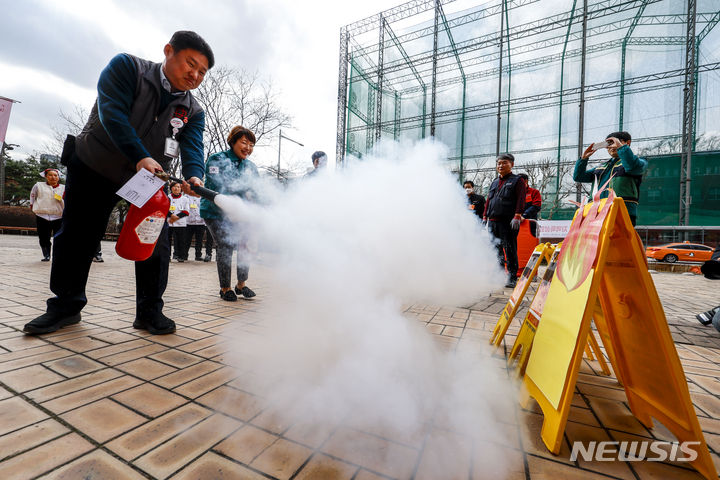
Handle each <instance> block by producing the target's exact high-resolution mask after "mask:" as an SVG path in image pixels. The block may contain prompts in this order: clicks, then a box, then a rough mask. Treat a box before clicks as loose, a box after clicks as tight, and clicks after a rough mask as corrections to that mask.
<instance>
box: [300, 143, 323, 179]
mask: <svg viewBox="0 0 720 480" xmlns="http://www.w3.org/2000/svg"><path fill="white" fill-rule="evenodd" d="M310 158H311V159H312V164H313V169H312V170H310V171H309V172H308V173H307V174H306V175H305V176H306V177H311V176H313V175H317V173H318V172H319V171H320V170H322V169H323V168H325V167H327V155H325V152H323V151H321V150H318V151H317V152H315V153H313V154H312V155H311V156H310Z"/></svg>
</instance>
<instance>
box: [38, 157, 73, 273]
mask: <svg viewBox="0 0 720 480" xmlns="http://www.w3.org/2000/svg"><path fill="white" fill-rule="evenodd" d="M40 176H41V177H43V178H45V181H44V182H38V183H36V184H35V185H33V187H32V190H30V209H31V210H32V211H33V213H34V214H35V222H36V225H37V234H38V240H39V241H40V250H42V255H43V258H42V259H41V260H40V261H41V262H49V261H50V248H51V245H50V237H53V236H54V235H55V234H56V233H57V232H58V230H60V226H61V225H62V214H63V209H64V208H65V200H64V198H65V185H63V184H61V183H60V171H58V170H57V169H55V168H48V169H46V170H45V171H44V172H42V173H41V174H40Z"/></svg>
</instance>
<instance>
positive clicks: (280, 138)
mask: <svg viewBox="0 0 720 480" xmlns="http://www.w3.org/2000/svg"><path fill="white" fill-rule="evenodd" d="M281 148H282V129H280V136H279V137H278V165H277V178H278V180H280V149H281Z"/></svg>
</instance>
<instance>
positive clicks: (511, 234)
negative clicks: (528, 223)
mask: <svg viewBox="0 0 720 480" xmlns="http://www.w3.org/2000/svg"><path fill="white" fill-rule="evenodd" d="M488 225H489V226H490V233H491V234H492V235H493V237H495V238H496V239H497V240H498V242H497V244H496V248H497V252H498V260H499V261H500V266H501V267H505V268H507V271H508V277H509V278H517V271H518V256H517V237H518V231H517V230H513V229H512V228H510V220H507V221H502V220H501V221H493V220H489V221H488ZM506 259H507V261H506Z"/></svg>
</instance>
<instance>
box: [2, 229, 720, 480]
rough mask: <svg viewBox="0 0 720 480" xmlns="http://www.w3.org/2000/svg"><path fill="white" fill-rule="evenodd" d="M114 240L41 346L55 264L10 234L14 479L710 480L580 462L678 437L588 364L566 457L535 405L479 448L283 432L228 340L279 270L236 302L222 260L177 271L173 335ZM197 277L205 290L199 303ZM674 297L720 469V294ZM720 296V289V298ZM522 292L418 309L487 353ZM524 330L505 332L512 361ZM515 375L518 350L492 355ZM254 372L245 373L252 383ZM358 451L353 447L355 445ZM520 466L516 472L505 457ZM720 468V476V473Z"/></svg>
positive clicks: (6, 367)
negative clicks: (140, 297) (221, 285)
mask: <svg viewBox="0 0 720 480" xmlns="http://www.w3.org/2000/svg"><path fill="white" fill-rule="evenodd" d="M112 248H113V245H112V244H109V243H107V244H104V246H103V249H104V251H105V258H106V263H105V264H94V265H93V267H92V270H91V280H90V286H89V288H88V296H89V305H88V307H87V308H86V309H85V310H84V311H83V321H82V322H81V323H80V324H78V325H75V326H72V327H68V328H65V329H63V330H61V331H59V332H56V333H55V334H52V335H45V336H42V337H30V336H25V335H23V334H22V332H21V329H22V326H23V325H24V324H25V323H26V322H27V321H28V320H30V319H32V318H33V317H34V316H36V315H38V314H40V313H42V310H41V307H42V306H43V301H44V299H45V298H46V297H47V295H48V288H47V283H48V272H49V265H48V264H46V263H41V262H39V257H40V254H39V248H38V247H37V243H36V238H34V237H20V236H8V235H3V236H0V272H2V274H1V275H0V289H1V291H2V294H1V295H0V386H1V387H2V388H0V479H21V478H53V479H59V478H67V479H78V478H86V479H111V478H118V479H133V478H177V479H231V478H242V479H261V478H278V479H290V478H293V479H325V478H327V479H336V478H337V479H351V478H352V479H357V480H370V479H381V478H385V479H387V478H411V477H414V478H418V479H420V478H431V479H433V480H437V474H434V476H429V475H432V474H428V472H430V471H431V470H430V469H429V466H431V465H432V466H435V471H437V466H438V465H441V466H442V469H443V471H444V472H445V473H444V474H443V475H442V477H443V478H448V479H449V478H462V479H467V478H472V479H479V478H511V479H524V478H525V479H526V478H530V479H547V478H555V479H557V478H563V479H564V478H583V479H586V478H589V479H595V478H623V479H632V478H641V479H646V478H647V479H651V478H652V479H659V478H668V479H670V478H672V479H684V478H699V475H698V474H697V473H695V472H694V471H693V470H690V469H687V468H686V466H685V465H682V464H679V463H675V464H671V463H658V462H633V463H625V462H619V461H617V462H611V463H597V462H585V461H582V460H580V461H576V462H572V461H570V460H569V444H570V442H572V441H574V440H576V439H577V440H584V441H585V440H610V439H613V440H626V439H661V440H673V437H672V435H671V434H670V433H669V432H667V430H666V429H664V427H662V426H661V425H658V426H657V427H656V428H655V429H653V430H652V431H649V430H647V429H646V428H645V427H643V426H642V425H641V424H640V423H638V422H637V421H636V420H635V419H634V417H632V416H631V415H630V411H629V409H628V406H627V400H626V398H625V395H624V392H623V390H622V389H621V388H620V387H619V386H618V384H617V382H615V381H614V379H613V378H608V377H604V376H602V375H599V374H598V373H597V372H598V371H599V368H598V365H597V363H596V362H590V361H587V360H586V361H585V362H584V365H583V367H582V371H581V374H580V376H579V380H578V386H577V393H576V396H575V400H574V402H573V408H572V410H571V412H570V419H569V423H568V426H567V430H566V434H565V442H564V444H563V447H562V452H561V454H560V455H559V456H553V455H552V454H550V453H548V452H547V450H546V449H545V447H544V446H543V444H542V442H541V440H540V427H541V423H542V417H541V415H539V414H538V410H537V408H533V409H531V410H529V411H525V410H521V409H519V408H518V410H517V413H516V415H515V418H510V419H505V420H504V421H505V422H506V425H507V429H508V432H509V435H508V438H509V439H510V440H509V441H507V442H504V443H503V444H496V445H487V444H483V445H480V444H479V442H476V441H474V439H473V438H470V437H464V436H462V435H460V434H458V433H456V432H451V431H448V430H443V429H442V428H441V427H438V426H437V425H436V426H435V427H434V428H431V429H429V430H427V431H426V432H425V433H424V434H423V435H421V436H417V437H412V436H410V435H404V436H403V437H404V438H400V437H392V438H388V437H387V436H385V435H384V434H383V433H381V432H377V431H362V430H361V429H358V428H356V427H354V426H353V425H349V424H341V425H334V426H332V427H331V428H330V427H328V428H325V427H324V426H319V425H308V424H307V423H305V424H304V423H303V422H302V419H298V421H297V422H295V423H293V422H279V421H278V420H277V416H276V415H274V412H273V411H272V409H271V408H268V407H267V406H266V405H264V403H263V399H262V397H260V396H257V395H253V393H252V392H250V391H246V390H245V389H244V388H243V387H244V384H243V377H241V376H239V375H238V374H237V372H236V371H235V370H234V369H233V368H232V366H231V365H230V362H229V360H228V355H227V353H228V349H229V345H228V341H227V340H228V338H227V336H226V335H225V334H226V333H227V331H228V330H229V329H231V328H232V329H241V330H243V329H244V330H246V331H248V332H251V331H256V329H257V328H258V327H259V326H261V325H262V322H263V310H264V308H265V307H267V305H268V302H271V301H272V292H269V291H268V290H269V289H268V288H267V283H266V282H265V283H264V278H267V269H265V268H263V267H262V266H257V267H254V268H253V276H252V279H253V282H252V285H253V287H256V290H257V292H258V294H259V295H258V299H257V300H256V301H253V302H242V301H241V302H238V303H237V304H229V303H227V302H222V301H221V300H219V298H218V297H217V295H216V293H215V291H216V285H217V283H216V282H217V279H216V273H215V264H214V263H211V264H206V263H196V262H192V261H191V262H188V263H185V264H176V263H174V264H172V266H171V279H170V285H169V288H168V291H167V293H166V295H165V299H166V309H165V312H166V313H167V314H168V316H170V317H171V318H174V319H175V320H176V322H177V323H178V327H179V328H178V331H177V334H175V335H167V336H150V335H147V334H146V333H145V332H143V331H137V330H134V329H133V328H132V321H133V315H134V282H133V281H132V276H133V273H132V264H131V263H130V262H126V261H123V260H121V259H119V258H117V257H116V256H115V255H114V252H113V251H112ZM183 278H193V279H194V280H195V281H196V282H197V284H198V285H200V286H201V287H207V288H199V290H200V291H199V292H197V293H196V294H195V295H192V296H188V295H187V292H186V289H185V288H183V285H184V283H183V280H182V279H183ZM653 278H654V280H655V283H656V286H657V289H658V291H659V293H660V297H661V299H662V301H663V305H664V307H665V311H666V314H667V317H668V321H669V324H670V328H671V331H672V333H673V336H674V338H675V340H676V346H677V350H678V353H679V355H680V357H681V359H682V361H683V365H684V368H685V373H686V376H687V379H688V385H689V388H690V392H691V395H692V398H693V402H694V404H695V407H696V411H697V415H698V417H699V419H700V424H701V426H702V428H703V430H704V432H705V438H706V440H707V443H708V445H709V448H710V450H711V452H712V455H713V458H714V460H715V463H716V465H718V466H720V461H719V460H718V459H719V458H720V457H718V454H720V400H719V399H718V396H717V395H718V393H720V383H718V377H720V367H719V366H718V359H719V358H720V355H719V353H720V351H719V349H720V333H719V332H717V331H715V330H714V329H713V328H712V327H702V326H700V325H699V324H698V323H697V321H696V320H695V319H694V316H693V315H694V313H696V312H699V311H703V310H706V309H708V308H710V307H712V306H714V305H715V304H716V303H718V297H719V296H718V294H717V293H716V292H718V291H719V289H718V287H719V286H720V285H718V284H720V282H717V283H716V284H713V283H712V282H710V281H708V280H705V279H703V278H701V277H697V276H687V275H679V274H669V273H657V274H654V275H653ZM711 292H715V293H711ZM507 293H509V292H507V291H506V292H502V291H500V292H497V294H494V295H492V296H490V297H489V298H487V299H486V300H484V301H482V302H479V303H477V304H475V305H472V306H470V307H469V308H458V307H454V306H451V307H442V306H427V305H413V306H411V307H408V310H407V315H409V316H414V317H416V318H417V319H418V321H420V322H423V323H425V324H426V326H427V329H428V331H429V332H430V333H431V334H432V335H434V338H435V339H436V340H437V341H438V342H440V343H441V344H442V345H444V346H445V347H448V348H454V347H455V346H457V345H458V344H460V343H461V342H473V341H474V342H478V341H482V342H485V341H486V339H487V338H488V337H489V334H490V331H491V330H492V328H493V326H494V324H495V322H496V320H497V316H498V313H499V312H500V311H501V310H502V308H503V306H504V304H505V301H506V299H507V297H506V296H505V294H507ZM517 331H518V325H517V324H514V325H513V326H512V327H511V328H510V330H509V333H508V336H507V337H506V343H505V345H504V349H505V350H506V351H507V350H509V347H510V346H511V345H512V342H513V340H514V337H513V335H515V334H516V333H517ZM494 360H495V361H496V362H497V363H498V365H503V364H504V352H503V351H502V350H501V351H500V352H498V354H497V355H495V356H494ZM245 373H247V372H245ZM344 444H351V445H353V448H350V449H348V448H342V446H343V445H344ZM498 456H504V457H505V458H508V459H510V464H511V468H510V471H509V472H505V473H503V474H499V473H498V472H496V471H495V470H494V462H493V459H494V458H497V457H498ZM719 470H720V468H719Z"/></svg>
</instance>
